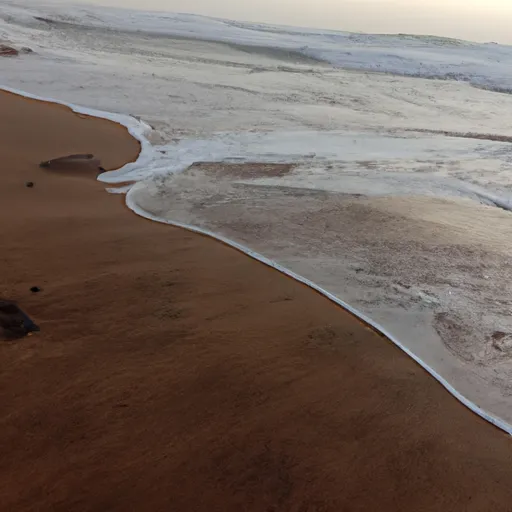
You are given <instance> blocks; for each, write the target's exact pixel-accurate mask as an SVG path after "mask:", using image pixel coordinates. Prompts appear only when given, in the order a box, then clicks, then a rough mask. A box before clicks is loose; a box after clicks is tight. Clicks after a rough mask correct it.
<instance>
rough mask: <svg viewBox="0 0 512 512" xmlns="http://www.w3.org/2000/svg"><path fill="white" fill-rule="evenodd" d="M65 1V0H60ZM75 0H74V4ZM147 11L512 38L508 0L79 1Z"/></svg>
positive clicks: (500, 39) (480, 38) (353, 28)
mask: <svg viewBox="0 0 512 512" xmlns="http://www.w3.org/2000/svg"><path fill="white" fill-rule="evenodd" d="M64 1H66V0H64ZM79 1H80V0H73V2H72V3H77V2H79ZM81 1H82V2H84V3H96V4H103V5H115V6H118V7H130V8H136V9H147V10H169V11H178V12H189V13H198V14H205V15H209V16H218V17H225V18H232V19H240V20H248V21H263V22H269V23H280V24H287V25H302V26H308V27H319V28H334V29H340V30H350V31H362V32H378V33H398V32H402V33H404V32H405V33H417V34H433V35H443V36H451V37H459V38H464V39H472V40H476V41H497V42H502V43H512V0H81Z"/></svg>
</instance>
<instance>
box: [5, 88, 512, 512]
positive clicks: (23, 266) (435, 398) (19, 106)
mask: <svg viewBox="0 0 512 512" xmlns="http://www.w3.org/2000/svg"><path fill="white" fill-rule="evenodd" d="M0 111H1V112H2V119H1V122H0V152H1V153H0V154H1V157H2V162H3V164H4V165H3V168H2V172H1V173H0V209H1V212H0V213H1V217H0V218H2V219H3V220H2V222H1V223H0V230H1V232H0V237H1V239H2V241H3V242H2V253H1V258H2V268H3V269H4V272H3V276H2V283H1V286H2V288H1V293H2V295H3V296H5V298H8V299H11V300H16V301H17V302H18V303H19V305H20V306H21V307H22V308H23V309H24V310H25V311H26V312H27V313H28V314H29V315H30V316H31V317H32V318H33V319H34V321H35V322H36V323H37V324H38V325H39V327H40V329H41V331H40V332H39V333H35V334H33V335H32V336H30V337H27V338H24V339H21V340H18V341H15V342H12V341H10V342H1V344H0V358H1V368H2V371H1V373H0V401H1V403H2V415H1V418H0V433H1V435H0V448H1V450H2V458H1V460H0V482H1V483H0V507H1V508H2V510H70V509H73V510H127V509H130V510H197V511H199V510H205V511H206V510H208V511H211V510H219V511H221V510H222V511H228V510H233V511H235V510H236V511H238V510H255V511H259V510H290V511H291V510H351V511H352V510H375V509H379V510H384V511H386V510H389V511H400V510H403V511H406V510H407V511H409V510H432V511H434V510H444V511H449V510H453V511H458V510H468V511H487V510H490V509H492V510H495V511H501V510H502V511H506V510H509V504H510V502H511V498H512V490H511V489H510V486H509V485H508V484H509V482H510V478H511V476H512V475H511V473H512V470H511V469H510V468H511V462H512V448H511V445H510V437H509V436H507V435H506V434H504V433H503V432H501V431H500V430H498V429H496V428H494V427H492V426H491V425H490V424H488V423H487V422H485V421H484V420H482V419H481V418H479V417H478V416H476V415H475V414H473V413H472V412H470V411H469V410H468V409H467V408H465V407H464V406H463V405H462V404H460V403H459V402H458V401H457V400H455V399H454V398H453V397H452V396H451V395H450V394H448V393H447V392H446V391H445V390H444V389H443V388H442V386H441V385H440V384H439V383H437V382H436V381H435V380H434V379H433V378H432V377H430V376H429V375H428V374H427V373H426V372H425V371H424V370H423V369H421V368H420V367H419V366H418V365H416V364H415V363H414V362H413V361H412V360H411V359H410V358H409V357H407V356H406V355H405V354H404V353H403V352H402V351H400V350H399V349H398V348H397V347H395V346H394V345H393V344H392V343H391V342H390V341H389V340H386V339H385V338H383V337H382V336H380V335H378V334H376V333H375V332H374V331H373V330H371V329H369V328H368V327H367V326H365V325H364V324H362V323H361V322H360V321H359V320H358V319H356V318H354V317H353V316H351V315H349V314H348V313H347V312H345V311H344V310H343V309H341V308H340V307H338V306H336V305H335V304H333V303H332V302H330V301H328V300H327V299H325V298H324V297H322V296H321V295H319V294H317V293H315V292H314V291H312V290H311V289H309V288H307V287H305V286H303V285H301V284H299V283H297V282H295V281H293V280H291V279H289V278H287V277H285V276H283V275H282V274H280V273H279V272H277V271H274V270H271V269H269V268H268V267H266V266H264V265H262V264H260V263H258V262H256V261H254V260H251V259H250V258H248V257H246V256H245V255H243V254H241V253H239V252H238V251H235V250H234V249H232V248H229V247H227V246H225V245H223V244H221V243H218V242H216V241H213V240H211V239H208V238H207V237H202V236H199V235H197V234H193V233H190V232H188V231H185V230H182V229H177V228H173V227H169V226H164V225H159V224H157V223H154V222H150V221H147V220H144V219H142V218H140V217H138V216H136V215H134V214H133V213H131V212H130V211H129V210H128V209H127V208H126V207H125V205H124V202H123V200H122V199H123V198H122V196H116V195H109V194H107V193H106V192H105V191H104V185H103V184H101V183H99V182H97V181H95V179H94V178H95V176H94V175H88V176H85V175H84V176H79V175H77V173H76V172H73V173H70V174H67V173H66V171H65V169H63V170H61V171H59V172H56V171H51V170H45V169H41V168H40V167H39V163H40V162H41V161H44V160H49V159H52V158H55V157H57V156H63V155H66V154H72V153H92V154H94V155H95V156H96V157H98V158H99V159H100V160H101V162H102V166H103V167H104V168H105V169H107V170H110V169H115V168H118V167H121V166H122V165H123V164H125V163H127V162H130V161H133V160H135V159H136V158H137V155H138V152H139V149H140V147H139V144H138V142H137V141H136V140H134V139H133V138H132V137H131V136H130V135H129V134H128V133H127V132H126V130H125V129H124V128H122V127H120V126H118V125H115V124H114V123H111V122H109V121H105V120H100V119H93V118H89V117H86V116H82V115H77V114H74V113H73V112H71V110H69V109H67V108H66V107H62V106H57V105H52V104H48V103H42V102H36V101H33V100H28V99H25V98H21V97H18V96H15V95H12V94H8V93H1V94H0ZM281 171H283V172H284V170H283V169H281ZM27 181H32V182H33V183H34V186H33V187H32V188H28V187H26V185H25V184H26V182H27ZM33 286H38V287H39V288H40V289H41V291H39V292H38V293H33V292H31V291H30V288H31V287H33Z"/></svg>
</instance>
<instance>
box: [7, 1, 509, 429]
mask: <svg viewBox="0 0 512 512" xmlns="http://www.w3.org/2000/svg"><path fill="white" fill-rule="evenodd" d="M35 15H37V16H39V17H41V16H42V15H44V16H46V17H48V18H50V19H53V20H59V23H48V22H45V21H40V20H36V19H35V18H34V16H35ZM85 25H87V26H85ZM113 28H115V30H112V29H113ZM134 30H140V32H135V31H134ZM177 36H179V37H178V38H177ZM184 36H189V37H195V38H198V37H205V38H207V39H210V40H211V39H221V40H223V41H225V42H228V43H229V44H224V43H221V42H212V41H201V40H198V39H187V38H185V37H184ZM379 37H380V39H379ZM0 39H4V40H9V41H10V42H12V43H14V44H18V45H23V46H30V47H31V48H33V49H34V50H35V51H36V53H35V54H31V55H24V56H22V57H20V58H17V59H4V60H3V61H2V63H1V65H2V67H1V68H0V83H2V84H3V85H7V86H11V87H15V88H18V89H22V90H25V91H28V92H32V93H35V94H38V95H42V96H47V97H53V98H56V99H59V100H62V101H68V102H71V103H74V104H79V105H83V106H87V107H91V108H97V109H102V110H106V111H109V112H119V113H123V114H132V115H135V116H138V117H140V118H142V119H143V120H144V121H146V122H147V123H149V124H150V125H151V126H152V127H153V128H154V131H153V132H152V133H151V136H150V137H151V140H152V142H153V144H154V146H153V148H152V149H151V158H150V160H145V161H144V165H135V166H129V167H128V168H127V169H124V170H123V171H122V172H118V173H109V174H108V175H106V176H104V179H106V180H108V181H126V180H127V179H137V180H146V181H145V184H144V185H141V186H139V187H137V191H136V193H133V194H132V199H134V200H135V201H136V202H137V204H138V205H139V206H141V207H142V208H144V209H145V210H147V211H148V212H150V213H152V214H154V215H157V216H159V217H161V218H163V219H170V220H176V221H180V222H184V223H190V224H194V225H197V226H200V227H204V228H207V229H210V230H213V231H216V232H219V233H221V234H223V235H225V236H228V237H230V238H232V239H234V240H236V241H238V242H240V243H243V244H245V245H247V246H249V247H251V248H253V249H254V250H257V251H258V252H260V253H262V254H264V255H266V256H268V257H271V258H273V259H274V260H276V261H278V262H279V263H281V264H283V265H284V266H286V267H287V268H290V269H292V270H294V271H296V272H297V273H299V274H301V275H304V276H306V277H308V278H309V279H311V280H312V281H314V282H316V283H318V284H320V285H322V286H323V287H324V288H326V289H328V290H330V291H332V292H333V293H335V294H336V295H338V296H340V297H342V298H344V299H346V300H347V301H348V302H350V303H351V304H353V305H355V306H357V307H358V308H360V309H361V310H362V311H363V312H365V313H367V314H368V315H369V316H371V317H372V318H374V319H375V320H377V321H379V322H380V323H382V324H383V325H384V326H385V327H386V328H388V329H389V330H390V331H391V332H392V333H393V334H395V335H396V336H397V337H398V338H399V339H400V340H402V341H403V342H404V343H405V344H406V345H407V346H409V347H410V348H411V349H412V350H413V351H414V352H415V353H416V354H418V355H419V356H420V357H421V358H422V359H424V360H425V361H426V362H428V364H430V365H431V366H432V367H433V368H435V369H436V370H438V371H439V372H440V373H441V374H442V375H444V376H445V377H446V378H448V379H449V380H450V381H451V382H452V383H454V384H455V386H456V387H457V389H459V390H460V391H462V392H463V393H464V394H465V395H467V396H468V397H469V398H471V399H472V400H474V401H475V402H476V403H477V404H479V405H481V406H483V407H484V408H486V409H488V410H490V411H492V412H494V413H496V414H498V415H499V416H501V417H503V418H506V419H507V420H508V421H511V420H512V412H511V410H510V407H509V403H510V401H509V393H510V390H509V384H508V382H509V378H510V376H511V375H512V373H511V372H512V359H511V355H512V341H510V340H511V339H512V334H511V333H512V322H511V321H510V320H509V311H510V305H512V296H511V295H510V292H509V290H510V285H511V284H512V270H511V268H510V265H509V263H508V258H507V255H508V254H509V253H510V249H512V247H511V246H510V244H511V239H512V237H511V235H512V228H511V227H510V226H511V225H512V224H510V220H511V219H512V217H510V215H511V214H510V213H508V212H506V211H504V210H502V209H498V208H496V205H499V206H500V207H502V208H508V207H509V206H510V204H512V201H511V197H512V193H511V190H512V174H511V171H512V167H511V166H512V159H511V155H512V146H511V145H510V143H509V142H498V141H491V140H485V137H483V138H482V135H485V134H493V135H494V136H496V135H498V136H503V137H504V138H505V140H506V138H507V137H511V136H512V125H511V124H510V121H509V120H510V119H512V96H509V95H507V94H498V93H496V92H491V91H487V90H482V89H479V88H476V87H473V86H472V85H471V84H470V83H467V82H461V81H447V80H442V81H441V80H426V79H422V78H407V77H403V76H394V75H390V74H378V73H368V72H366V71H361V70H359V71H355V70H354V69H352V70H346V69H340V68H336V67H334V66H333V65H332V63H336V64H340V63H342V64H344V65H346V66H348V67H351V68H354V67H358V68H361V69H369V65H370V64H371V65H372V66H373V64H375V63H379V65H380V68H379V69H381V70H385V71H389V72H392V71H394V72H398V73H401V74H403V69H399V68H398V67H396V65H395V64H393V65H391V64H390V62H391V63H396V62H402V63H403V62H406V64H407V68H408V69H409V68H410V69H411V70H413V69H416V68H418V67H419V63H421V62H430V64H429V66H430V67H429V73H430V74H431V75H432V74H436V76H443V77H445V76H446V73H454V71H453V70H454V69H455V68H456V67H457V66H458V64H457V63H458V62H460V58H461V55H463V54H464V55H466V54H467V55H468V56H470V57H471V59H473V60H472V61H471V62H472V64H471V66H473V67H472V68H471V69H472V70H473V71H472V73H473V74H472V75H471V76H470V77H469V75H468V76H464V78H465V79H468V77H469V78H470V81H471V83H473V84H475V85H482V84H484V85H485V84H488V83H491V82H492V83H493V84H494V85H495V86H496V87H498V86H499V88H504V87H505V85H506V83H507V79H508V78H507V75H506V73H507V71H506V69H508V68H507V67H506V66H504V65H503V63H501V64H500V62H499V61H500V59H502V60H503V59H505V60H504V62H505V61H506V59H508V55H509V53H511V52H512V50H511V49H509V48H508V47H491V46H489V45H471V44H469V43H465V42H453V41H448V40H446V41H445V40H443V41H444V42H443V41H439V40H429V39H425V38H423V39H421V38H419V39H418V38H409V39H407V38H394V39H393V38H391V39H390V38H389V37H385V36H378V37H377V36H362V35H359V36H356V35H350V34H348V35H347V34H337V33H330V32H319V31H309V32H307V31H298V30H295V29H283V28H282V27H281V28H279V27H277V28H276V27H267V26H262V25H258V26H255V25H247V24H245V25H244V24H242V25H241V24H234V23H231V22H225V21H222V20H220V21H219V20H213V21H212V20H208V19H204V18H198V17H186V16H185V17H183V16H175V15H169V16H168V18H162V17H155V15H153V14H144V13H142V14H136V15H133V14H130V13H129V15H128V14H127V13H126V12H124V11H115V10H112V9H106V10H105V9H93V8H87V9H83V8H82V9H78V8H71V7H68V6H62V5H61V6H59V7H45V8H44V7H41V4H38V7H37V8H31V9H29V10H27V9H24V8H22V7H20V6H19V3H17V4H16V6H13V5H9V4H5V5H2V6H0ZM441 43H442V44H441ZM248 45H249V46H248ZM251 45H253V46H251ZM265 45H267V46H275V47H277V48H270V47H265ZM342 45H344V46H343V48H344V49H343V51H341V50H340V47H341V46H342ZM349 45H352V46H353V47H351V50H350V52H351V55H350V59H348V60H347V59H345V60H343V59H342V57H343V55H346V54H347V51H348V50H347V48H348V46H349ZM447 47H448V48H449V50H447ZM335 49H337V53H336V54H335V56H334V57H333V52H334V51H335ZM386 52H387V53H386ZM390 52H391V53H390ZM404 52H405V53H404ZM461 52H462V53H461ZM391 54H392V55H393V56H394V57H393V58H391V57H390V55H391ZM405 54H407V55H406V57H407V60H406V61H404V59H405V57H404V55H405ZM368 55H371V58H368ZM383 55H387V58H386V59H384V58H383V57H382V56H383ZM309 57H316V58H320V57H321V58H326V59H328V60H329V61H330V63H327V62H318V61H316V60H313V59H311V58H309ZM468 58H469V57H468ZM358 59H359V60H358ZM400 59H401V60H400ZM457 59H459V60H457ZM441 61H442V62H441ZM477 61H478V62H477ZM491 61H492V63H493V64H492V66H491V65H490V64H489V62H491ZM475 62H477V64H478V66H477V64H475ZM356 64H357V65H356ZM468 65H469V64H468ZM393 66H395V67H393ZM436 66H437V67H436ZM475 66H476V67H475ZM370 67H371V66H370ZM371 69H377V68H376V67H375V66H373V67H372V68H371ZM434 72H435V73H434ZM464 72H467V73H469V71H468V70H466V71H464ZM409 74H413V73H412V71H411V73H409ZM416 74H418V73H416ZM419 74H421V73H419ZM454 76H455V75H454ZM432 132H435V133H432ZM464 133H474V134H477V137H475V138H471V137H468V138H461V137H460V136H459V135H460V134H464ZM450 135H453V136H450ZM455 135H457V136H455ZM197 162H216V163H217V165H207V166H194V167H193V168H192V169H191V170H189V171H186V172H182V171H185V170H186V169H187V168H188V167H189V166H191V165H193V164H195V163H197ZM247 162H259V163H267V164H271V163H292V164H293V168H292V170H291V171H290V172H286V173H284V174H283V173H281V174H279V173H278V174H277V175H276V174H272V173H271V172H270V173H268V172H267V173H265V172H263V171H262V169H265V168H264V167H263V166H259V167H257V169H260V170H259V171H258V170H257V169H256V170H254V167H253V166H251V167H250V169H251V172H250V173H248V171H247V169H248V167H247V166H244V165H240V164H244V163H247ZM226 163H231V164H237V165H226Z"/></svg>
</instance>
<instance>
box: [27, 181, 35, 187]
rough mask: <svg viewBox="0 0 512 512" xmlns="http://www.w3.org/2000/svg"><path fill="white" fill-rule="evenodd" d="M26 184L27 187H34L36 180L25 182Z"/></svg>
mask: <svg viewBox="0 0 512 512" xmlns="http://www.w3.org/2000/svg"><path fill="white" fill-rule="evenodd" d="M25 186H26V187H27V188H32V187H33V186H34V182H33V181H27V182H26V183H25Z"/></svg>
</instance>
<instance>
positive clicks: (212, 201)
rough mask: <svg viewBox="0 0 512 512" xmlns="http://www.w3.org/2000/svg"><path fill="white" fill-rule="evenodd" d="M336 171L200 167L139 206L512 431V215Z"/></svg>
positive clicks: (166, 182) (155, 190)
mask: <svg viewBox="0 0 512 512" xmlns="http://www.w3.org/2000/svg"><path fill="white" fill-rule="evenodd" d="M452 140H454V139H452ZM365 165H366V166H370V165H371V162H367V163H366V164H365ZM332 167H333V169H332V170H330V171H329V179H328V180H326V182H324V181H322V180H321V179H319V180H316V181H315V171H317V169H316V168H315V164H310V165H309V166H306V165H304V164H303V165H299V164H296V165H291V166H288V167H283V166H282V165H281V166H277V165H273V166H272V165H266V166H264V165H259V166H257V165H251V164H244V163H226V162H223V163H199V164H196V165H193V166H192V167H190V168H189V169H187V170H186V171H185V172H182V173H179V174H174V175H168V176H165V177H157V178H155V179H153V180H148V181H147V182H145V183H144V184H142V185H139V186H138V187H137V189H136V190H134V192H133V193H132V194H131V195H130V200H131V201H134V202H135V203H136V204H137V205H138V206H139V207H140V208H142V209H143V210H145V211H147V212H149V213H150V214H152V215H155V216H157V217H159V218H164V219H167V220H170V221H173V222H181V223H184V224H189V225H190V224H192V225H194V226H198V227H201V228H203V229H206V230H209V231H212V232H215V233H219V234H221V235H223V236H224V237H226V238H228V239H231V240H234V241H236V242H238V243H240V244H242V245H244V246H246V247H249V248H250V249H252V250H254V251H256V252H257V253H259V254H262V255H264V256H266V257H268V258H270V259H272V260H273V261H276V262H278V263H279V264H281V265H282V266H283V267H285V268H287V269H290V270H292V271H294V272H296V273H297V274H299V275H301V276H303V277H305V278H307V279H309V280H310V281H312V282H314V283H316V284H318V285H319V286H321V287H322V288H323V289H326V290H328V291H329V292H331V293H332V294H334V295H335V296H337V297H339V298H341V299H342V300H344V301H346V302H347V303H349V304H350V305H352V306H353V307H356V308H357V309H358V310H359V311H361V312H363V313H364V314H366V315H367V316H368V317H369V318H372V319H373V320H374V321H376V322H378V323H379V324H380V325H381V326H383V328H385V329H386V330H387V332H390V333H391V334H392V335H393V336H395V338H396V339H398V340H400V341H401V343H403V344H404V345H405V346H406V347H408V348H409V349H410V350H411V351H412V352H413V353H415V354H416V355H417V356H418V357H420V358H421V359H422V360H423V361H424V362H426V364H427V365H429V366H430V367H431V368H434V369H435V370H436V371H437V372H438V373H439V374H440V375H442V376H443V377H444V378H445V379H446V380H448V382H450V383H451V384H452V385H453V386H454V387H455V388H456V389H457V390H458V391H459V392H461V393H462V394H463V395H464V396H465V397H467V398H469V399H470V400H471V401H473V402H474V403H476V404H478V405H479V406H480V407H481V408H483V409H484V410H486V411H488V412H490V413H492V414H494V415H495V416H497V417H499V418H502V419H504V420H505V421H507V422H509V423H511V424H512V408H511V407H510V400H511V396H512V385H511V382H512V381H511V378H512V318H511V316H510V306H511V305H512V300H511V296H510V292H509V290H510V289H511V287H512V268H511V266H510V258H509V254H510V252H511V251H512V241H511V240H510V236H509V235H510V221H511V214H510V212H508V211H504V210H502V209H500V208H496V207H491V206H488V205H482V204H480V203H478V202H477V201H475V200H470V199H468V198H457V197H442V196H441V197H435V196H432V195H429V194H428V190H425V188H424V187H423V186H422V185H424V183H422V182H421V181H418V182H417V183H416V184H417V186H418V187H417V190H411V191H409V193H403V192H402V193H400V192H399V191H396V190H395V191H394V192H393V193H391V192H387V193H384V192H382V191H380V192H375V190H374V189H372V186H374V184H375V182H376V181H378V180H379V179H382V174H381V173H380V172H379V171H372V172H373V176H371V175H368V174H366V173H365V169H364V168H361V166H359V167H357V168H356V169H357V170H356V169H354V167H352V166H350V165H347V167H348V169H346V170H345V169H339V168H337V166H336V164H333V165H332ZM362 167H364V166H362ZM366 172H368V171H366ZM411 174H413V173H412V171H411ZM322 187H324V188H322ZM329 187H331V188H330V189H329ZM420 194H421V195H420ZM490 226H492V229H491V228H490Z"/></svg>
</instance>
